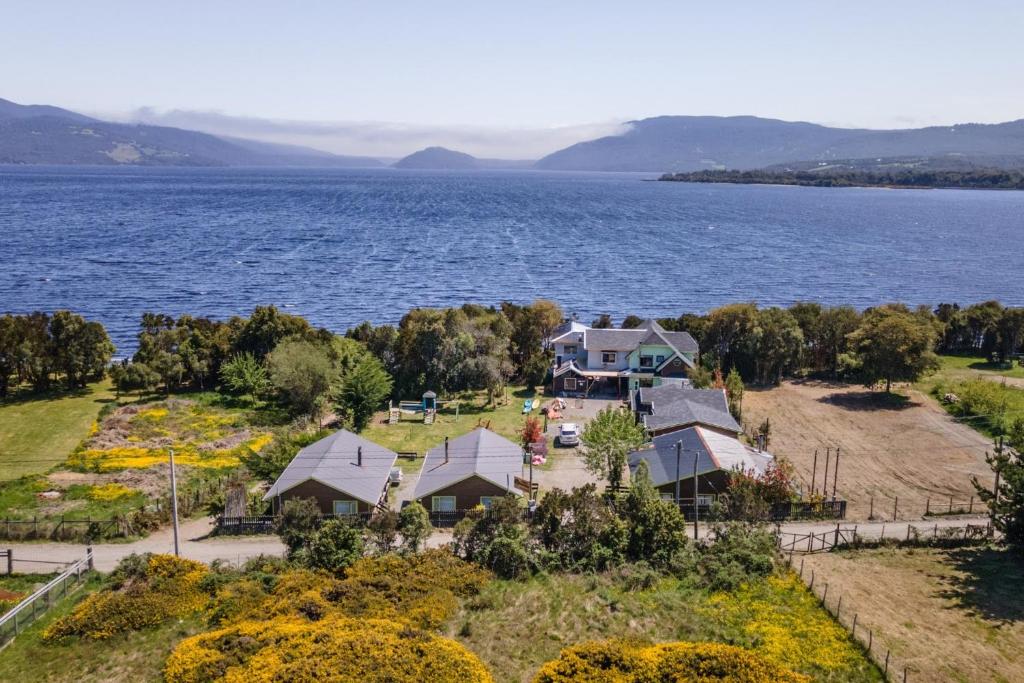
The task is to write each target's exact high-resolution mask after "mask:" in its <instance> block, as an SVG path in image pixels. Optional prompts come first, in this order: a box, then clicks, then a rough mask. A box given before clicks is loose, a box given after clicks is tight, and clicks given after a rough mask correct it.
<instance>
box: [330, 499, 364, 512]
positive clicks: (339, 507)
mask: <svg viewBox="0 0 1024 683" xmlns="http://www.w3.org/2000/svg"><path fill="white" fill-rule="evenodd" d="M334 514H336V515H357V514H359V503H357V502H356V501H354V500H336V501H334Z"/></svg>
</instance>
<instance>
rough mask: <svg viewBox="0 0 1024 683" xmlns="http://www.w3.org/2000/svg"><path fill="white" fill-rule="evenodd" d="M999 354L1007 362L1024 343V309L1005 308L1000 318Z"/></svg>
mask: <svg viewBox="0 0 1024 683" xmlns="http://www.w3.org/2000/svg"><path fill="white" fill-rule="evenodd" d="M998 333H999V352H1000V354H1002V358H1003V359H1004V360H1006V359H1007V358H1009V357H1010V356H1011V355H1012V354H1014V353H1016V352H1017V349H1019V348H1021V343H1022V342H1024V308H1004V309H1003V314H1002V316H1001V317H1000V318H999V327H998Z"/></svg>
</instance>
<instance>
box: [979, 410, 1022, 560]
mask: <svg viewBox="0 0 1024 683" xmlns="http://www.w3.org/2000/svg"><path fill="white" fill-rule="evenodd" d="M1015 426H1016V425H1015ZM1020 431H1021V432H1024V428H1022V429H1021V430H1020ZM1021 440H1024V439H1021ZM1011 441H1013V440H1011ZM1022 445H1024V444H1022ZM985 460H986V462H988V464H989V467H991V468H992V470H993V471H994V472H996V475H997V477H998V479H999V487H998V489H996V490H995V491H993V490H992V489H989V488H988V487H986V486H982V485H981V484H980V483H979V482H978V478H977V477H972V478H971V481H972V483H973V484H974V488H975V490H976V491H977V492H978V496H979V497H980V498H981V500H982V502H984V503H985V505H987V506H988V509H989V514H990V515H991V516H992V524H993V526H995V528H996V529H998V530H999V531H1000V532H1001V533H1002V534H1003V539H1004V540H1005V541H1006V543H1008V544H1009V545H1011V546H1013V547H1014V548H1016V550H1017V551H1018V552H1021V551H1022V550H1024V459H1022V458H1021V455H1020V452H1019V451H1017V450H1016V449H1014V448H1007V447H1006V446H1005V445H1004V444H1003V442H1002V441H998V442H997V443H996V447H995V450H994V452H993V453H992V454H991V455H986V456H985Z"/></svg>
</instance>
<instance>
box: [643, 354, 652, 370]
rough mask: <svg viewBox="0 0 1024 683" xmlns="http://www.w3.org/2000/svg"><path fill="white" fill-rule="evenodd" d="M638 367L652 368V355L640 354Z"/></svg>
mask: <svg viewBox="0 0 1024 683" xmlns="http://www.w3.org/2000/svg"><path fill="white" fill-rule="evenodd" d="M640 367H642V368H652V367H654V356H640Z"/></svg>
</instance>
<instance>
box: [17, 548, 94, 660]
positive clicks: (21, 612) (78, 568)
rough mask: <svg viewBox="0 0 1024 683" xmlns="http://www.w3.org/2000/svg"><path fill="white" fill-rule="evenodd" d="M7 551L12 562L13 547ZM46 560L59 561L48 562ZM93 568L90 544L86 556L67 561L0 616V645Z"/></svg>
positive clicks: (77, 584) (51, 604)
mask: <svg viewBox="0 0 1024 683" xmlns="http://www.w3.org/2000/svg"><path fill="white" fill-rule="evenodd" d="M6 552H7V559H8V562H9V563H11V564H13V556H12V551H11V550H8V551H6ZM47 564H60V563H49V562H48V563H47ZM92 568H93V559H92V548H87V549H86V551H85V557H83V558H81V559H80V560H76V561H75V562H72V563H71V564H70V565H67V566H66V568H65V569H64V571H63V572H61V573H60V574H59V575H58V576H56V577H54V578H53V579H51V580H50V581H49V582H47V583H46V584H45V585H44V586H43V587H42V588H40V589H39V590H37V591H35V592H34V593H32V595H30V596H28V597H27V598H25V599H24V600H22V601H21V602H19V603H18V604H17V605H15V606H14V607H12V608H11V609H10V610H9V611H8V612H7V613H6V614H4V615H3V616H0V648H2V647H4V646H5V645H7V643H9V642H10V641H12V640H14V638H15V637H17V635H18V634H19V633H21V632H22V631H23V630H24V629H25V627H26V626H28V625H29V624H31V623H32V622H33V621H35V620H36V619H37V618H38V617H40V616H42V615H43V614H46V612H47V611H48V610H49V609H50V608H51V607H53V606H54V605H55V604H56V602H57V600H59V599H61V598H64V597H67V595H68V594H69V593H71V592H73V591H74V590H75V589H76V588H78V587H79V586H81V585H82V583H83V582H84V581H85V578H86V576H87V574H88V572H90V571H92Z"/></svg>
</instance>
